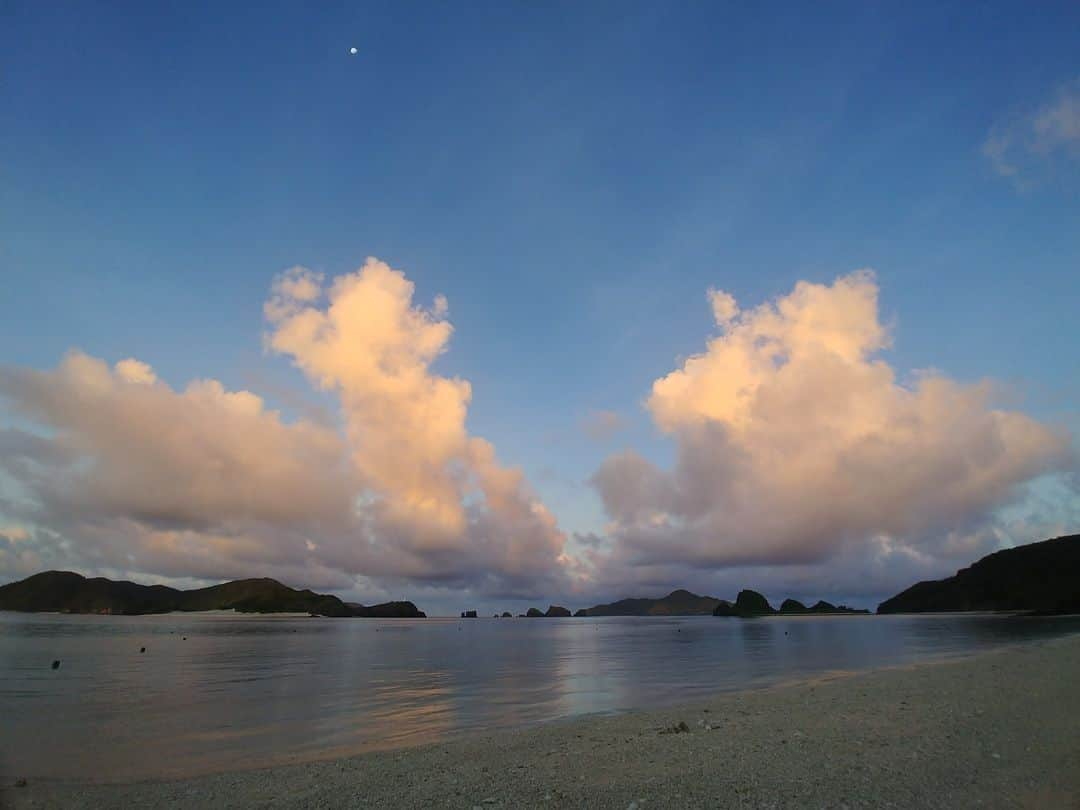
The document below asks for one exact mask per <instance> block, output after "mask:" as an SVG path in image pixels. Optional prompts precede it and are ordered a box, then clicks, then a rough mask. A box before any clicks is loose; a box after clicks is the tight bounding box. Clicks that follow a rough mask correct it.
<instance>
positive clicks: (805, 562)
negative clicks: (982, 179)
mask: <svg viewBox="0 0 1080 810" xmlns="http://www.w3.org/2000/svg"><path fill="white" fill-rule="evenodd" d="M721 295H722V294H718V293H715V292H714V293H711V294H710V301H711V302H712V303H713V307H714V311H715V314H716V316H717V317H716V320H717V325H718V327H719V328H720V330H721V331H720V334H718V335H717V336H716V337H714V338H712V339H711V340H709V341H708V343H707V346H706V349H705V351H704V352H702V353H701V354H698V355H694V356H693V357H690V358H689V359H688V360H686V361H685V362H684V363H683V364H682V365H681V366H680V367H679V368H677V369H675V370H674V371H672V372H671V373H670V374H668V375H666V376H664V377H662V378H660V379H658V380H656V382H655V383H654V384H653V386H652V392H651V395H650V397H649V399H648V403H647V404H648V408H649V410H650V412H651V413H652V415H653V418H654V420H655V422H656V424H657V426H658V427H659V428H660V429H661V430H663V431H664V432H665V433H666V434H668V435H670V436H671V437H672V438H673V439H674V441H675V443H676V447H677V460H676V463H675V465H674V468H673V469H671V470H664V469H660V468H658V467H657V466H656V465H654V464H653V463H651V462H650V461H648V460H646V459H645V458H643V457H641V456H639V455H638V454H636V453H634V452H632V451H630V452H625V453H622V454H620V455H616V456H613V457H611V458H609V459H607V460H606V461H605V462H604V463H603V465H601V467H600V469H599V470H598V471H597V472H596V473H595V475H594V477H593V482H594V484H595V486H596V487H597V489H598V491H599V493H600V495H601V498H602V500H603V503H604V507H605V509H606V511H607V513H608V515H609V517H610V519H611V527H610V532H611V535H612V538H613V541H614V546H613V550H612V551H611V552H610V553H609V554H597V555H594V556H593V558H592V560H591V563H592V565H593V568H594V571H596V572H597V576H599V577H602V578H610V577H613V576H614V577H616V578H618V577H626V578H631V579H632V578H634V577H635V576H637V574H635V572H634V569H639V571H638V573H640V572H641V571H645V572H648V573H646V577H652V578H655V577H656V576H658V575H659V574H658V572H659V571H667V572H669V573H670V574H672V575H675V574H676V573H677V572H678V570H685V569H698V570H700V569H714V570H720V569H724V568H727V567H730V566H742V567H752V566H769V565H785V566H811V567H813V566H816V565H818V564H820V563H822V562H824V561H828V560H834V561H835V560H837V559H840V558H844V559H847V560H857V561H859V562H858V565H859V566H861V567H862V570H863V572H864V573H865V572H866V571H868V570H869V566H870V561H871V560H874V559H879V558H881V556H882V555H883V554H885V553H886V551H887V552H888V554H889V555H890V556H891V558H892V559H900V558H903V557H904V556H905V555H908V556H910V555H915V556H916V557H918V558H919V559H924V558H931V559H932V558H940V557H941V556H942V555H945V556H951V554H950V548H951V546H949V543H950V542H951V541H950V540H949V537H950V536H952V535H950V534H949V533H950V532H952V531H957V530H959V531H964V527H972V526H977V525H981V522H982V521H984V520H985V518H986V516H987V515H988V514H989V513H990V512H992V510H994V509H995V508H997V507H999V506H1001V505H1003V504H1006V503H1009V502H1010V501H1011V500H1013V499H1014V497H1015V496H1016V494H1017V491H1018V487H1020V486H1021V485H1023V484H1024V483H1025V482H1027V481H1029V480H1031V479H1032V478H1034V477H1036V476H1038V475H1040V474H1042V473H1044V472H1046V471H1050V470H1054V469H1060V468H1061V467H1062V466H1063V465H1065V464H1066V463H1067V462H1068V461H1069V458H1070V456H1069V437H1068V436H1067V434H1065V433H1064V432H1062V431H1057V430H1054V429H1051V428H1048V427H1046V426H1045V425H1042V424H1040V423H1038V422H1036V421H1035V420H1033V419H1031V418H1029V417H1027V416H1025V415H1023V414H1020V413H1016V412H1010V411H1005V410H999V409H996V408H995V407H994V405H993V394H994V388H993V386H992V385H990V384H989V383H986V382H982V383H977V384H972V385H968V384H963V383H959V382H956V381H954V380H951V379H948V378H947V377H945V376H943V375H941V374H937V373H926V374H923V375H921V376H919V377H918V378H917V379H916V380H915V382H914V384H913V385H911V386H904V385H901V384H900V383H898V382H897V380H896V374H895V372H894V371H893V369H892V368H891V367H890V366H889V365H888V364H887V363H886V362H885V360H884V359H882V358H881V356H880V351H881V350H882V349H883V348H885V347H887V346H888V345H889V342H890V335H889V333H888V330H887V329H886V328H885V327H884V326H883V325H882V324H881V322H880V319H879V318H878V308H877V298H878V288H877V284H876V282H875V279H874V276H873V274H872V273H870V272H869V271H859V272H856V273H852V274H851V275H848V276H843V277H841V278H838V279H837V280H836V281H835V282H834V283H833V284H831V285H821V284H810V283H807V282H800V283H799V284H797V285H796V286H795V289H794V290H793V291H792V292H791V293H790V294H788V295H786V296H783V297H781V298H779V299H777V300H776V301H774V302H770V303H766V304H762V305H761V306H758V307H755V308H753V309H750V310H745V311H742V312H739V311H738V310H737V308H736V306H735V303H734V301H733V300H729V298H728V297H720V296H721ZM718 300H719V301H721V302H722V306H721V307H719V308H718V307H717V306H716V302H717V301H718ZM1031 539H1034V538H1031ZM875 544H876V545H875ZM875 548H876V549H878V552H874V553H869V556H868V552H867V549H871V551H872V550H873V549H875ZM966 551H972V549H966ZM897 555H899V556H897ZM606 569H610V570H606Z"/></svg>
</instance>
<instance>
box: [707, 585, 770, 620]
mask: <svg viewBox="0 0 1080 810" xmlns="http://www.w3.org/2000/svg"><path fill="white" fill-rule="evenodd" d="M774 613H776V611H775V610H774V609H773V606H772V605H770V604H769V600H768V599H766V598H765V597H764V596H762V595H761V594H760V593H758V592H757V591H750V590H744V591H739V595H738V596H737V597H736V598H735V604H734V605H732V604H725V605H718V606H717V608H716V610H714V611H713V615H714V616H739V617H740V618H749V617H751V616H771V615H773V614H774Z"/></svg>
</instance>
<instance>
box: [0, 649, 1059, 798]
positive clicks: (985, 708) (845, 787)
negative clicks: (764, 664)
mask: <svg viewBox="0 0 1080 810" xmlns="http://www.w3.org/2000/svg"><path fill="white" fill-rule="evenodd" d="M680 721H682V722H685V723H686V725H687V727H688V728H689V729H690V731H689V732H685V733H661V732H662V730H663V729H664V728H665V727H671V726H674V725H676V724H678V723H679V722H680ZM710 726H711V730H710V729H709V727H710ZM0 806H11V807H15V808H24V807H65V808H82V807H85V808H112V807H116V808H127V809H129V810H130V809H131V808H144V807H207V808H219V807H221V808H226V807H312V808H324V807H393V808H398V807H400V808H412V807H424V808H426V807H452V808H473V807H480V808H499V807H501V808H507V807H515V808H516V807H539V808H552V807H582V808H586V807H588V808H593V807H598V808H618V810H627V808H635V810H650V809H651V808H658V807H680V808H681V807H753V808H780V807H785V808H786V807H791V808H818V807H828V808H840V807H848V808H860V807H895V808H917V807H941V808H963V807H1008V808H1012V807H1022V808H1039V809H1040V810H1043V809H1047V810H1052V809H1053V808H1072V810H1080V636H1072V637H1068V638H1065V639H1059V640H1056V641H1050V642H1038V643H1030V644H1026V645H1021V646H1017V647H1013V648H1009V649H1004V650H999V651H996V652H991V653H985V654H982V655H979V656H977V657H974V658H968V659H965V660H961V661H953V662H944V663H927V664H920V665H918V666H913V667H908V668H903V669H891V670H880V671H875V672H869V673H862V674H857V675H851V676H843V677H835V678H830V679H825V680H819V681H816V682H813V683H803V684H798V685H792V686H783V687H775V688H771V689H763V690H757V691H747V692H738V693H727V694H720V695H717V696H716V697H715V698H714V699H712V700H709V701H706V702H704V703H697V704H693V705H687V706H681V707H678V708H672V709H665V710H657V711H648V712H639V713H632V714H626V715H622V716H617V717H601V718H583V719H578V720H573V721H568V722H565V723H557V724H549V725H546V726H541V727H532V728H526V729H521V730H518V731H512V732H499V733H493V734H486V735H478V736H472V737H468V738H465V739H459V740H456V741H453V742H450V743H443V744H437V745H430V746H425V747H421V748H414V749H408V750H399V751H390V752H380V753H371V754H364V755H361V756H357V757H351V758H348V759H340V760H332V761H324V762H317V763H310V764H304V765H295V766H288V767H280V768H274V769H267V770H258V771H246V772H237V773H226V774H216V775H209V776H199V777H195V778H192V779H186V780H180V781H163V782H139V783H133V784H127V785H91V784H85V783H76V782H58V781H56V782H53V781H40V782H38V781H35V782H33V783H31V784H29V785H27V786H26V787H21V788H13V787H6V786H5V788H4V790H3V792H2V793H0Z"/></svg>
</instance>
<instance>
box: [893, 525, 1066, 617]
mask: <svg viewBox="0 0 1080 810" xmlns="http://www.w3.org/2000/svg"><path fill="white" fill-rule="evenodd" d="M963 610H1017V611H1021V610H1022V611H1038V612H1042V613H1080V534H1072V535H1067V536H1065V537H1056V538H1054V539H1052V540H1044V541H1042V542H1041V543H1031V544H1029V545H1026V546H1017V547H1016V548H1010V549H1005V550H1003V551H997V552H995V553H993V554H990V555H988V556H986V557H983V558H982V559H981V560H979V561H978V562H976V563H974V564H973V565H971V566H970V567H968V568H964V569H961V570H960V571H957V572H956V574H955V575H953V576H951V577H948V578H947V579H939V580H934V581H927V582H920V583H918V584H917V585H912V586H911V587H910V588H908V589H907V590H906V591H903V592H901V593H898V594H897V595H896V596H894V597H892V598H891V599H886V600H885V601H884V602H882V603H881V604H880V605H878V609H877V612H878V613H927V612H946V611H963Z"/></svg>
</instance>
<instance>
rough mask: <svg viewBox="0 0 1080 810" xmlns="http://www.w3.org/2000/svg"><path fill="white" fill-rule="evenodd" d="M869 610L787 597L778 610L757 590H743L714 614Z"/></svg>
mask: <svg viewBox="0 0 1080 810" xmlns="http://www.w3.org/2000/svg"><path fill="white" fill-rule="evenodd" d="M869 613H870V611H869V610H858V609H856V608H849V607H848V606H847V605H833V604H831V603H829V602H826V601H824V600H818V601H817V602H815V603H814V605H813V606H812V607H807V606H806V605H804V604H803V603H802V602H800V601H799V600H798V599H785V600H784V601H783V602H782V603H781V604H780V609H779V610H777V609H776V608H774V607H773V606H772V605H770V604H769V600H768V599H766V598H765V597H764V596H762V595H761V594H760V593H758V592H757V591H751V590H742V591H739V595H738V596H737V597H736V598H735V604H732V603H731V602H727V601H725V600H721V603H720V604H719V605H717V606H716V609H715V610H714V611H713V616H736V617H738V618H740V619H751V618H755V617H757V616H811V615H814V616H829V615H857V614H862V615H867V614H869Z"/></svg>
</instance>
